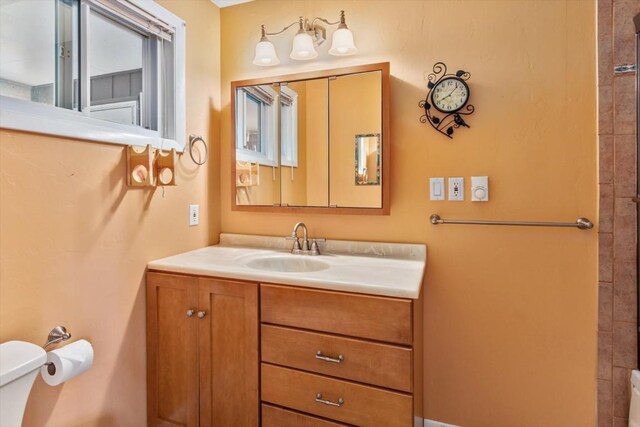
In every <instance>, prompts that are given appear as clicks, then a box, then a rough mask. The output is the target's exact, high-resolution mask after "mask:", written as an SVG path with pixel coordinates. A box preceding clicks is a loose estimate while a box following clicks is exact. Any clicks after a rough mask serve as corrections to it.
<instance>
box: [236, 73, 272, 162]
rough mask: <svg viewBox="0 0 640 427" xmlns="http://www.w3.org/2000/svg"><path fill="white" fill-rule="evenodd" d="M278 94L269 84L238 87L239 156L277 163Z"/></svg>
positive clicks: (237, 143) (237, 131) (237, 147)
mask: <svg viewBox="0 0 640 427" xmlns="http://www.w3.org/2000/svg"><path fill="white" fill-rule="evenodd" d="M278 98H279V96H278V93H277V92H276V91H275V90H273V89H272V88H271V87H270V86H268V85H263V86H248V87H242V88H238V89H236V110H237V111H236V117H237V122H236V160H239V161H242V162H251V163H258V164H260V165H267V166H278Z"/></svg>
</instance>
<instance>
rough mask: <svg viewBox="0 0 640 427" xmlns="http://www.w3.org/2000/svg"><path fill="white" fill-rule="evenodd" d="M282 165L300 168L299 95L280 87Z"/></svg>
mask: <svg viewBox="0 0 640 427" xmlns="http://www.w3.org/2000/svg"><path fill="white" fill-rule="evenodd" d="M280 151H281V155H280V164H281V165H283V166H291V167H298V93H297V92H296V91H294V90H293V89H290V88H288V87H286V86H281V87H280Z"/></svg>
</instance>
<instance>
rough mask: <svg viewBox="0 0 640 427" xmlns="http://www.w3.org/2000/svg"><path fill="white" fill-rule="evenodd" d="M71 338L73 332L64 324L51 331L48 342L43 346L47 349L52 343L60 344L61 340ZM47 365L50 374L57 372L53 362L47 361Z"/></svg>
mask: <svg viewBox="0 0 640 427" xmlns="http://www.w3.org/2000/svg"><path fill="white" fill-rule="evenodd" d="M69 338H71V334H70V333H69V332H67V328H65V327H64V326H60V325H59V326H56V327H55V328H53V329H52V330H51V331H50V332H49V336H48V337H47V342H46V344H45V345H44V346H42V348H44V349H46V348H47V347H49V346H50V345H53V344H58V343H59V342H62V341H66V340H68V339H69ZM44 366H46V367H47V372H48V373H49V375H54V374H55V373H56V367H55V365H54V364H53V363H51V362H47V363H45V364H44Z"/></svg>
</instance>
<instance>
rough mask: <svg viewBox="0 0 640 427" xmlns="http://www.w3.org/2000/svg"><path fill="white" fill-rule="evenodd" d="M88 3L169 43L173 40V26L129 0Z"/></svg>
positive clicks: (101, 0)
mask: <svg viewBox="0 0 640 427" xmlns="http://www.w3.org/2000/svg"><path fill="white" fill-rule="evenodd" d="M87 2H88V3H90V4H93V5H94V6H98V7H100V8H102V9H103V10H105V11H107V12H110V13H113V14H115V15H117V16H118V17H120V19H124V20H126V21H127V23H129V24H131V25H133V26H135V27H137V28H139V29H140V30H143V31H145V32H151V33H154V34H156V35H157V36H158V37H160V38H162V39H163V40H166V41H169V42H170V41H172V40H173V35H174V33H175V30H174V29H173V27H171V25H169V24H168V23H166V22H164V21H163V20H161V19H160V18H158V17H156V16H154V15H152V14H150V13H149V12H147V11H145V10H143V9H141V8H140V7H138V6H136V5H135V4H133V3H131V2H129V1H127V0H87Z"/></svg>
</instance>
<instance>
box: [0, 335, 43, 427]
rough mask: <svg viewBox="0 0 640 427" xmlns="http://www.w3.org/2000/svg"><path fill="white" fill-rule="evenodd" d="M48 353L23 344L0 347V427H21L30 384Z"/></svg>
mask: <svg viewBox="0 0 640 427" xmlns="http://www.w3.org/2000/svg"><path fill="white" fill-rule="evenodd" d="M46 361H47V353H46V352H45V351H44V349H43V348H42V347H40V346H37V345H35V344H32V343H29V342H24V341H7V342H4V343H2V344H0V426H2V427H20V426H21V425H22V416H23V415H24V407H25V406H26V404H27V399H28V398H29V393H30V392H31V386H33V381H34V380H35V379H36V376H37V375H38V373H39V372H40V367H42V365H44V363H45V362H46Z"/></svg>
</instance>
